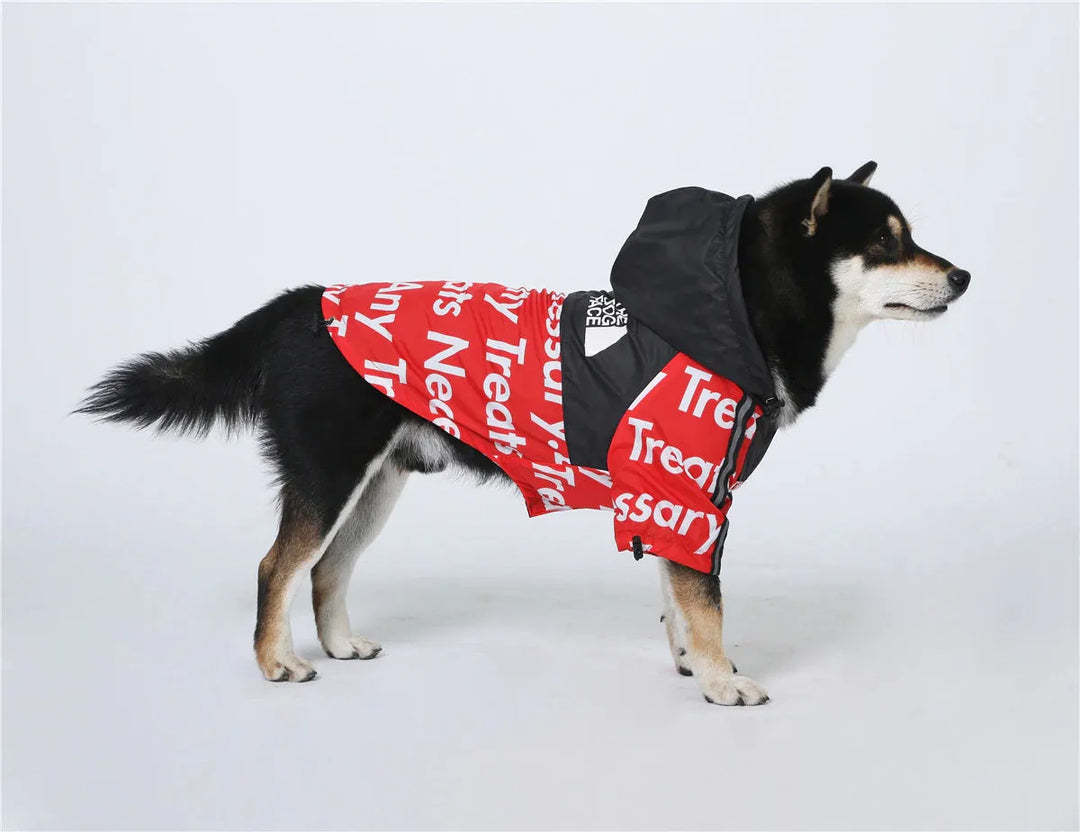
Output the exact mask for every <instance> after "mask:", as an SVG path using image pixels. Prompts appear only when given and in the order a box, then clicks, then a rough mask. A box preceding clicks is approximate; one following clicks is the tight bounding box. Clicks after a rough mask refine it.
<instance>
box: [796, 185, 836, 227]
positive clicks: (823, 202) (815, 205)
mask: <svg viewBox="0 0 1080 832" xmlns="http://www.w3.org/2000/svg"><path fill="white" fill-rule="evenodd" d="M831 187H832V168H822V169H821V170H819V171H818V172H817V173H815V174H814V175H813V176H812V177H811V179H810V190H811V191H812V192H813V194H814V199H813V200H812V201H811V203H810V216H808V217H807V218H806V219H804V220H803V221H802V224H803V227H805V228H806V236H807V237H813V236H814V232H815V231H817V221H818V220H819V219H821V218H822V217H823V216H825V215H826V214H827V213H829V189H830V188H831Z"/></svg>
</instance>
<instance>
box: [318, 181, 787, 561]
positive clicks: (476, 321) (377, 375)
mask: <svg viewBox="0 0 1080 832" xmlns="http://www.w3.org/2000/svg"><path fill="white" fill-rule="evenodd" d="M703 195H707V196H706V198H705V200H704V201H703V200H702V196H703ZM710 197H723V195H718V194H712V193H711V192H708V191H702V190H701V189H682V190H681V191H675V192H671V193H670V194H665V195H661V196H660V197H655V198H654V199H653V200H652V201H650V203H649V208H647V209H646V212H645V216H644V217H643V218H642V223H641V225H639V228H638V230H637V231H636V232H635V234H634V235H632V236H631V238H630V240H628V241H627V244H626V246H624V248H623V251H622V252H621V253H620V258H619V260H617V261H616V268H615V269H613V272H612V284H613V286H614V287H615V289H616V292H615V294H612V293H609V292H574V293H571V294H570V295H562V294H559V293H556V292H551V291H543V290H527V289H511V288H507V287H505V286H501V285H498V284H493V283H462V282H445V283H443V282H424V283H412V282H409V283H402V282H399V283H378V284H361V285H355V286H345V285H338V286H332V287H330V288H329V289H327V290H326V292H325V294H324V295H323V302H322V306H323V314H324V316H325V318H326V319H327V325H328V328H329V332H330V335H331V338H332V339H333V341H334V343H335V344H336V345H337V347H338V348H339V349H340V350H341V353H342V355H344V357H345V358H346V359H347V360H348V362H349V363H350V364H351V365H352V367H353V368H354V369H356V371H357V372H359V373H360V374H361V375H362V376H363V377H364V379H365V380H366V381H367V382H368V383H370V384H371V385H372V386H374V387H375V388H377V389H378V390H380V391H381V392H382V393H383V394H385V395H386V396H388V397H390V398H392V399H393V400H394V401H395V402H397V403H399V404H401V405H403V406H404V407H406V408H408V409H409V410H411V411H412V412H413V413H415V414H417V415H419V416H421V417H423V418H424V419H427V420H428V421H430V422H432V423H433V424H435V425H436V426H438V427H439V428H441V429H443V430H444V431H446V432H447V433H449V434H450V435H451V436H453V437H455V438H457V439H460V440H461V441H463V442H465V443H467V444H468V445H470V446H472V447H473V448H475V449H476V450H477V451H479V452H480V453H482V454H484V456H486V457H487V458H488V459H490V460H491V461H492V462H494V463H495V464H496V465H498V466H499V467H500V468H501V469H502V470H503V471H504V472H505V473H506V474H507V475H508V476H509V477H510V478H511V479H512V480H513V481H514V482H515V483H516V484H517V486H518V488H519V489H520V490H521V493H522V495H523V496H524V498H525V503H526V506H527V508H528V511H529V514H530V515H532V516H535V515H537V514H545V513H547V512H551V511H561V510H565V509H574V508H594V509H609V510H613V511H614V519H615V542H616V545H617V547H618V548H619V550H631V551H633V552H634V553H635V556H637V557H640V556H641V553H642V552H649V553H650V554H654V555H659V556H661V557H664V558H668V559H669V560H672V561H675V562H677V563H681V564H684V565H686V566H689V567H691V568H693V569H697V570H700V571H702V572H709V573H713V574H715V573H717V572H718V571H719V568H720V556H721V554H722V551H723V544H724V538H725V536H726V533H727V528H728V524H727V514H728V509H729V507H730V505H731V492H732V490H733V489H734V488H735V487H736V486H737V485H738V484H739V483H740V482H741V481H742V480H744V479H745V478H746V476H748V475H749V472H750V470H751V469H752V468H753V467H754V466H756V464H757V462H758V461H759V460H760V458H761V456H762V455H763V454H764V450H765V448H766V447H767V445H768V443H769V441H770V440H771V438H772V434H773V432H774V431H775V424H774V421H773V420H772V418H771V417H772V411H773V409H774V405H775V397H773V396H772V382H771V377H769V376H768V372H767V370H764V377H765V378H766V379H767V385H768V386H767V387H765V386H764V385H763V384H762V386H761V387H759V388H758V391H757V393H756V395H755V394H751V393H749V392H747V389H746V387H747V386H749V385H748V384H747V382H748V381H750V382H751V383H753V382H758V383H761V373H762V367H763V366H764V362H763V360H762V359H761V358H760V353H757V354H756V355H750V356H746V355H742V354H739V355H737V356H736V357H737V359H738V362H741V364H740V366H737V367H736V366H735V364H736V363H737V362H733V361H732V360H731V357H730V356H728V357H724V356H725V350H730V348H731V343H728V344H726V345H721V350H720V352H719V353H717V355H719V356H720V357H721V358H722V359H723V362H724V363H726V365H729V366H731V367H734V370H735V374H742V375H743V378H742V379H741V380H742V381H743V385H744V386H740V384H739V383H737V382H736V380H735V379H733V378H732V377H731V376H732V374H731V373H723V374H721V373H719V372H716V371H715V367H714V368H712V369H710V368H708V367H707V366H705V364H704V363H703V362H701V361H699V360H695V358H693V357H691V356H690V355H689V354H688V353H687V352H685V351H680V350H679V349H678V348H677V346H676V345H675V344H673V343H672V342H673V341H678V340H681V339H684V338H686V337H688V335H690V334H692V333H688V332H687V329H688V327H689V328H691V329H692V326H693V324H692V321H693V319H694V318H695V317H697V318H699V319H700V320H702V321H704V322H705V327H706V330H707V332H708V334H709V336H710V337H715V336H716V335H717V334H719V335H720V336H722V338H724V339H727V341H728V342H732V341H733V340H734V341H738V339H739V338H740V337H742V338H745V337H746V334H748V333H749V325H748V324H747V323H746V320H745V311H744V310H742V309H741V295H740V300H739V303H740V306H739V309H737V310H734V312H735V313H737V314H732V312H733V310H731V309H730V307H729V305H730V299H729V298H726V297H725V298H724V299H723V300H724V304H725V305H728V308H727V309H726V310H725V311H726V313H727V314H726V315H725V316H722V317H721V316H717V315H713V316H709V315H707V314H706V315H705V316H704V317H702V312H703V310H701V309H699V308H697V306H700V305H701V304H705V301H704V300H703V299H702V298H697V299H696V301H695V308H692V309H690V310H685V311H686V312H687V313H689V314H680V315H679V317H678V319H677V320H675V321H672V320H665V316H667V317H669V318H670V315H671V313H672V312H676V313H681V312H682V311H683V310H680V306H681V305H682V303H683V302H685V297H683V298H681V299H680V298H679V295H680V293H679V292H678V291H675V292H674V293H672V291H671V289H672V287H671V286H670V285H668V284H669V283H670V282H672V281H673V280H674V281H676V282H678V277H679V276H678V275H677V274H675V272H677V269H672V268H670V267H669V268H667V269H665V270H664V271H663V272H661V273H659V274H656V275H655V276H653V274H651V273H650V272H651V271H652V268H653V267H652V266H651V265H650V264H648V263H647V262H645V261H648V260H650V259H654V258H655V257H656V255H657V245H658V239H657V233H658V232H659V235H660V238H661V239H660V240H659V244H660V248H664V247H668V248H671V246H672V242H673V241H674V244H675V249H676V252H675V253H676V255H677V257H676V259H679V260H682V261H683V262H685V261H686V257H685V251H684V250H685V249H686V248H687V247H688V246H689V248H690V249H691V250H695V249H699V248H701V247H702V246H704V250H705V251H709V250H710V249H712V248H714V247H715V239H716V236H717V235H718V234H719V235H724V234H726V235H728V236H729V237H730V235H731V233H732V229H731V226H732V224H734V230H735V233H736V235H737V228H738V221H739V219H740V217H741V214H742V211H743V209H744V208H745V204H746V201H748V200H749V198H748V197H744V198H742V199H740V200H737V201H736V200H731V198H730V197H723V198H722V199H721V200H715V199H713V200H712V201H711V202H710V201H709V199H710ZM672 199H675V201H676V202H677V203H679V204H677V205H675V206H674V207H675V209H676V210H675V213H676V214H681V216H682V219H683V220H684V226H685V221H686V220H687V217H686V214H687V213H688V212H687V210H686V209H687V204H689V205H690V207H691V208H694V207H695V206H696V208H697V209H698V211H697V213H698V214H700V213H701V212H702V209H704V213H705V214H706V215H707V216H708V217H711V218H712V219H713V223H712V225H711V226H708V227H706V226H703V224H702V222H701V217H700V216H696V217H694V216H691V217H690V218H689V233H688V231H687V227H683V228H682V230H681V231H679V229H678V228H675V227H672V223H671V216H672V207H673V206H672V204H671V200H672ZM687 199H689V203H687ZM658 201H659V202H660V204H657V203H658ZM689 213H690V214H693V213H694V211H692V210H691V211H690V212H689ZM732 215H734V216H732ZM736 238H737V237H736ZM735 248H737V247H735ZM680 252H681V253H680ZM669 254H670V252H669ZM714 259H715V258H714ZM698 260H699V261H700V262H701V267H702V268H704V269H706V270H707V271H708V272H709V276H710V279H711V282H712V284H714V285H713V287H712V288H713V290H714V291H718V290H720V289H721V288H723V289H724V291H727V290H728V289H729V288H730V286H729V284H730V279H724V278H723V277H722V275H720V274H716V273H715V272H714V264H713V263H710V261H709V259H708V258H704V257H699V258H698ZM642 268H644V269H645V271H644V272H643V271H642ZM695 268H696V267H695ZM727 268H728V270H729V271H730V270H731V268H732V267H731V266H730V264H729V265H728V267H727ZM641 275H645V276H644V277H640V276H641ZM734 275H735V278H736V279H737V263H736V264H735V266H734ZM701 277H702V275H694V279H696V280H697V279H701ZM729 277H730V275H729ZM642 280H644V282H646V283H648V284H651V286H642V285H640V284H641V283H642ZM683 282H685V276H684V277H683ZM620 288H622V290H623V291H622V294H623V295H625V296H626V299H625V300H623V298H620V297H619V294H620ZM643 291H644V292H647V299H646V298H645V297H643V296H642V295H641V292H643ZM665 293H666V295H665ZM672 294H674V295H675V296H676V298H677V299H678V300H679V302H678V303H675V304H674V305H672V304H671V302H670V301H671V297H672ZM665 296H666V297H667V302H666V305H667V307H668V309H667V312H665V309H664V307H665V300H664V298H665ZM639 304H642V305H643V306H644V308H643V310H642V311H644V312H645V314H644V315H641V314H638V313H637V312H636V311H634V309H633V308H628V307H632V306H635V305H639ZM705 305H706V306H707V304H705ZM713 311H714V312H715V310H713ZM704 312H706V313H707V312H708V310H707V309H706V310H704ZM646 320H647V321H648V325H647V324H646V322H645V321H646ZM733 320H734V321H735V322H736V324H738V325H740V326H741V327H742V329H741V330H740V329H739V327H738V326H732V324H731V322H732V321H733ZM669 324H671V325H672V326H673V327H675V329H677V335H676V337H675V338H672V337H670V333H665V330H666V329H669V330H670V329H671V327H669ZM699 334H701V333H699ZM713 347H715V345H713ZM753 347H754V348H755V349H756V343H754V344H753ZM738 350H739V347H737V346H736V351H738ZM701 352H702V354H703V355H709V356H711V357H713V358H715V357H716V355H713V354H712V353H710V352H709V350H708V349H706V350H703V351H701ZM699 358H700V356H699ZM755 361H757V362H760V363H759V364H755ZM747 367H749V368H751V370H752V372H749V373H747V370H746V368H747ZM755 373H757V376H756V377H755ZM762 388H764V392H762ZM755 437H758V439H757V441H756V442H755Z"/></svg>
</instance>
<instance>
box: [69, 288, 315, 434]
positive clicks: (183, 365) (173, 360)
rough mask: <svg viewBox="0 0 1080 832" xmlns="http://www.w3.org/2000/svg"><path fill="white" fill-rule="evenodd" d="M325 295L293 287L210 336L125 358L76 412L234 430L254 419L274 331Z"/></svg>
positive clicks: (161, 426) (140, 423) (311, 312)
mask: <svg viewBox="0 0 1080 832" xmlns="http://www.w3.org/2000/svg"><path fill="white" fill-rule="evenodd" d="M321 293H322V289H321V287H317V286H306V287H304V288H302V289H294V290H292V291H290V292H286V293H285V294H283V295H280V296H279V297H277V298H275V299H274V300H272V301H270V302H269V303H268V304H266V305H265V306H263V307H262V308H260V309H258V310H256V311H255V312H252V313H251V314H250V315H247V316H246V317H244V318H241V319H240V320H239V321H238V322H237V323H236V324H234V325H233V326H232V327H231V328H229V329H227V330H225V331H224V332H221V333H219V334H217V335H215V336H213V337H211V338H207V339H205V340H202V341H197V342H193V343H192V344H191V345H189V346H188V347H185V348H183V349H178V350H172V351H170V352H166V353H160V352H151V353H145V354H143V355H140V356H137V357H135V358H133V359H131V360H130V361H126V362H124V363H123V364H121V365H119V366H118V367H116V368H115V369H113V370H111V371H110V372H109V373H108V374H107V375H106V376H105V377H104V378H103V379H102V380H101V381H99V382H98V383H97V384H95V385H94V386H93V387H91V388H90V390H89V391H88V395H87V397H86V399H84V400H83V402H82V404H81V405H80V407H79V408H78V409H77V410H76V411H75V412H76V413H88V414H90V415H92V416H97V417H99V418H101V419H103V420H104V421H108V422H132V423H134V424H135V425H136V426H137V427H140V428H146V427H155V428H156V429H157V430H159V431H162V432H166V431H172V432H175V433H187V434H195V435H197V436H203V435H205V434H206V433H208V432H209V431H210V429H211V428H212V427H214V426H215V425H216V424H222V425H224V426H225V427H226V428H227V429H228V430H230V431H233V430H237V429H239V428H241V427H246V426H250V425H253V424H254V423H255V422H256V420H257V419H258V416H259V406H258V393H259V389H260V386H261V383H262V378H263V368H264V366H265V365H266V357H267V351H268V350H269V349H271V348H272V345H273V343H274V341H275V340H276V339H275V333H276V332H277V331H278V329H279V327H280V325H281V324H282V323H285V322H287V321H289V320H290V319H296V320H297V321H298V322H300V320H306V319H308V318H311V319H315V316H316V315H317V310H318V308H319V297H320V295H321Z"/></svg>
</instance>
